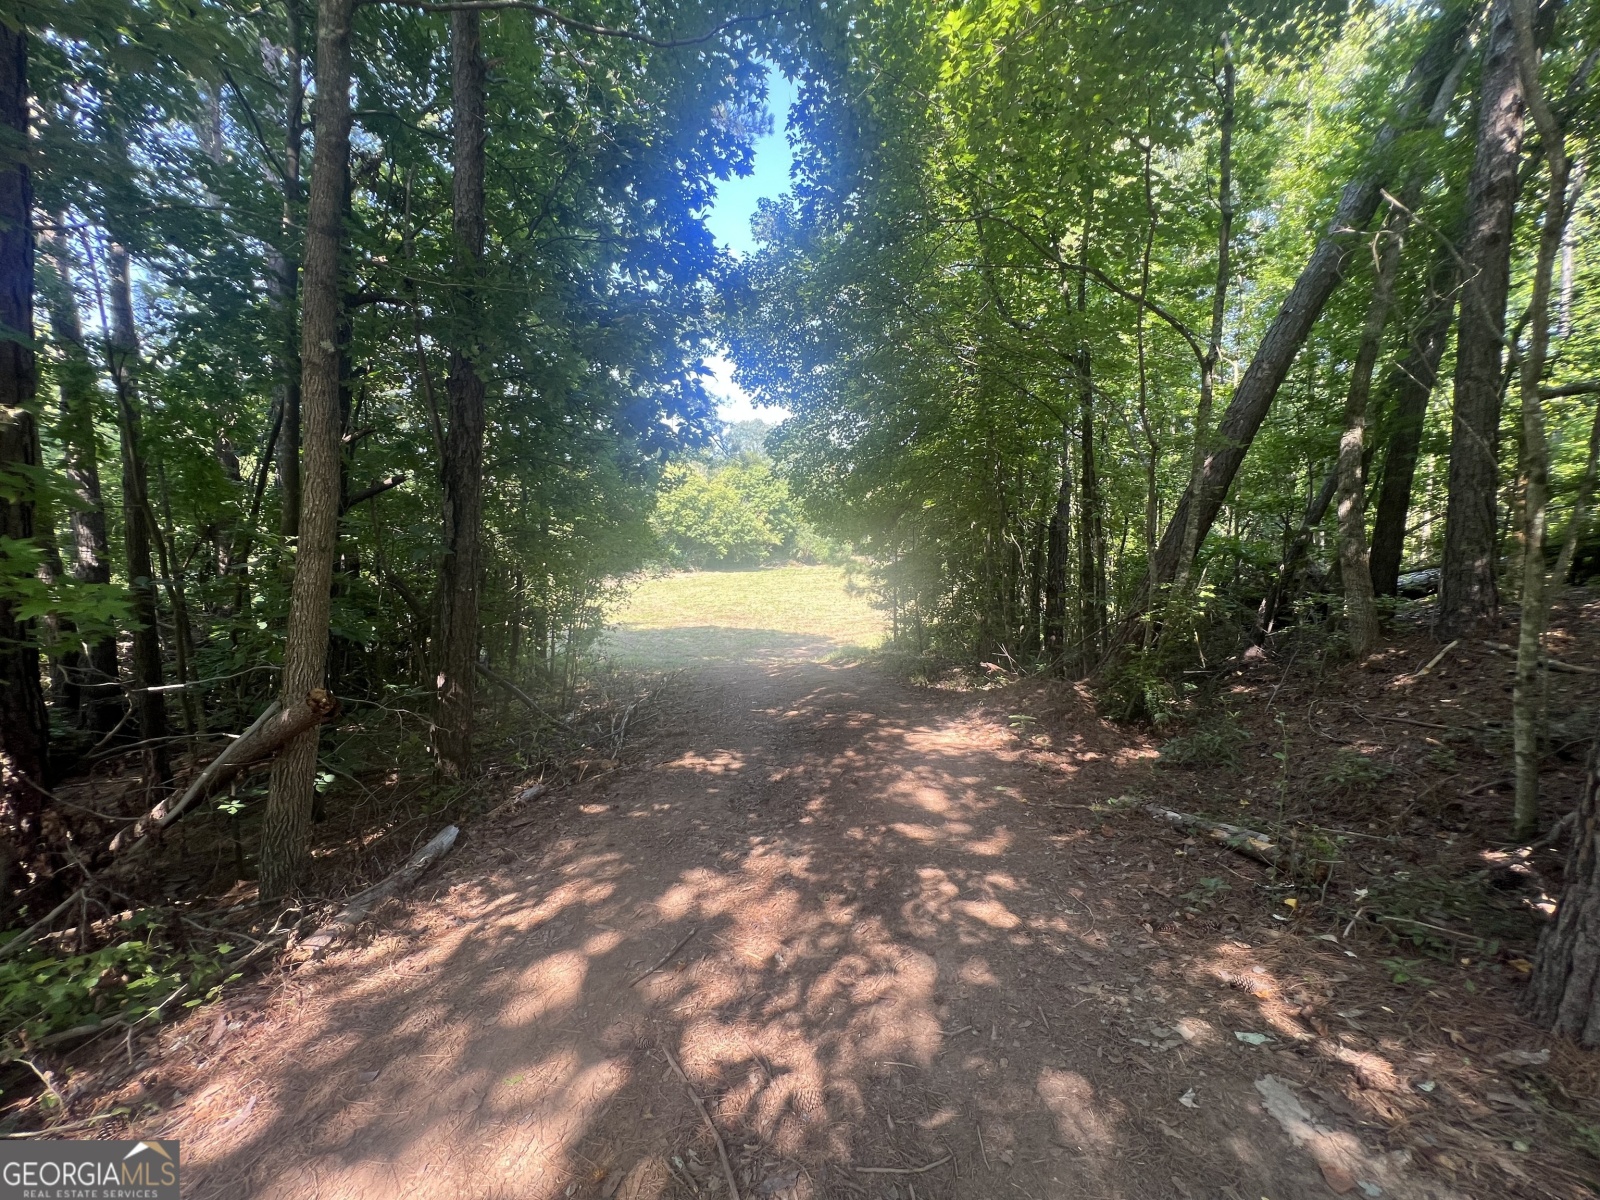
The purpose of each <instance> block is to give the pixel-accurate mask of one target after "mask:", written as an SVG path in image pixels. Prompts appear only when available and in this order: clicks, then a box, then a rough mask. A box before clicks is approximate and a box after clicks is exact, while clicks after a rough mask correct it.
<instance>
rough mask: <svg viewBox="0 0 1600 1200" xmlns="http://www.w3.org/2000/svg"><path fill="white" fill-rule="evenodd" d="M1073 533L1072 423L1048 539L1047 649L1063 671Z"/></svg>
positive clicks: (1066, 430) (1066, 427)
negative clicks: (1069, 557) (1068, 578)
mask: <svg viewBox="0 0 1600 1200" xmlns="http://www.w3.org/2000/svg"><path fill="white" fill-rule="evenodd" d="M1071 537H1072V426H1071V425H1070V424H1068V423H1066V422H1063V423H1062V426H1061V481H1060V483H1059V484H1058V486H1057V487H1056V503H1055V508H1054V509H1053V510H1052V511H1051V513H1050V529H1049V532H1048V534H1047V535H1046V539H1045V568H1044V653H1045V658H1046V659H1047V660H1048V661H1049V663H1050V665H1051V667H1052V669H1054V670H1056V671H1060V670H1061V668H1062V665H1063V658H1064V656H1065V654H1066V649H1067V555H1068V552H1069V551H1068V548H1069V546H1070V544H1071V542H1070V539H1071Z"/></svg>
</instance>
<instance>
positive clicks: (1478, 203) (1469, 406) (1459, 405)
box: [1439, 0, 1523, 637]
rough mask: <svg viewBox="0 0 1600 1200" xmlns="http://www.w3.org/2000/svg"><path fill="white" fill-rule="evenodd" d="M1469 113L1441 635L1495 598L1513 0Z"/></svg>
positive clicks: (1516, 143) (1516, 78)
mask: <svg viewBox="0 0 1600 1200" xmlns="http://www.w3.org/2000/svg"><path fill="white" fill-rule="evenodd" d="M1477 116H1478V123H1477V151H1476V155H1475V157H1474V159H1473V163H1472V176H1471V179H1470V181H1469V183H1468V191H1467V225H1466V237H1465V238H1464V239H1463V241H1462V244H1461V260H1462V263H1463V264H1464V267H1463V278H1462V282H1461V315H1460V318H1459V319H1458V320H1457V323H1456V373H1455V406H1454V409H1453V412H1454V418H1453V422H1452V425H1451V433H1450V490H1449V506H1448V508H1447V510H1446V512H1445V541H1444V567H1443V572H1442V578H1441V587H1440V595H1439V630H1440V633H1441V634H1442V635H1443V636H1446V637H1455V636H1459V635H1460V634H1463V633H1466V632H1469V631H1470V630H1471V629H1472V628H1473V627H1474V626H1475V625H1477V624H1478V623H1479V622H1481V621H1484V620H1486V619H1488V618H1489V617H1491V616H1492V615H1493V614H1494V612H1495V609H1496V607H1497V605H1498V602H1499V601H1498V594H1497V591H1496V586H1495V576H1496V574H1497V573H1498V572H1497V570H1496V563H1495V545H1496V533H1497V528H1496V522H1495V496H1496V479H1497V477H1498V474H1499V466H1498V459H1499V453H1500V399H1501V396H1502V394H1503V392H1504V390H1505V381H1504V372H1503V371H1502V368H1501V362H1502V360H1503V358H1504V355H1505V346H1506V315H1505V314H1506V294H1507V292H1508V291H1509V289H1510V285H1511V245H1512V236H1511V234H1512V221H1513V220H1514V218H1515V216H1516V206H1517V188H1518V184H1517V173H1518V165H1519V162H1520V160H1521V155H1522V123H1523V96H1522V78H1521V75H1520V73H1519V72H1518V70H1517V60H1516V31H1515V30H1514V28H1513V27H1512V20H1511V0H1495V3H1494V6H1493V7H1492V8H1491V9H1490V12H1489V21H1488V31H1487V37H1486V38H1485V48H1484V57H1483V77H1482V81H1481V82H1480V83H1479V85H1478V103H1477Z"/></svg>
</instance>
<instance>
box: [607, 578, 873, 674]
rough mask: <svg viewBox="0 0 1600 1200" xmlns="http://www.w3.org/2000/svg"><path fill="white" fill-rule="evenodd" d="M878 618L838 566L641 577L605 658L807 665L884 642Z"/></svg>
mask: <svg viewBox="0 0 1600 1200" xmlns="http://www.w3.org/2000/svg"><path fill="white" fill-rule="evenodd" d="M883 636H884V618H883V614H882V613H880V612H878V610H877V609H875V608H873V607H872V606H871V604H869V603H868V601H867V597H866V596H865V595H863V594H861V593H859V592H852V590H851V589H850V587H849V584H848V581H847V578H846V573H845V571H844V569H843V568H841V567H823V566H819V567H801V566H791V567H772V568H768V569H766V570H758V571H687V572H676V573H673V574H668V575H658V576H654V577H652V578H648V579H644V580H642V581H641V582H640V583H639V585H638V587H637V588H635V589H634V591H633V593H632V594H631V595H630V596H629V598H628V600H627V602H626V603H624V604H623V605H622V606H621V607H620V608H619V609H618V610H617V612H616V613H615V614H614V615H613V618H612V624H611V627H610V629H609V630H608V632H607V634H606V637H605V640H604V642H603V643H602V645H601V650H602V653H604V654H606V655H607V656H608V657H610V658H612V659H615V660H617V661H619V662H628V663H635V664H640V665H655V666H692V665H695V664H698V663H710V662H735V661H766V660H777V659H789V660H800V659H814V658H824V657H831V656H836V655H838V654H839V653H840V652H841V651H845V650H847V649H870V648H872V647H874V646H876V645H878V643H880V642H881V641H882V640H883Z"/></svg>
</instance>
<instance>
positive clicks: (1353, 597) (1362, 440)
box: [1338, 209, 1409, 659]
mask: <svg viewBox="0 0 1600 1200" xmlns="http://www.w3.org/2000/svg"><path fill="white" fill-rule="evenodd" d="M1408 225H1409V218H1408V217H1407V216H1406V214H1405V213H1403V212H1400V211H1399V210H1398V209H1397V210H1395V211H1393V212H1391V213H1390V215H1389V219H1388V220H1387V221H1385V222H1384V224H1383V230H1382V232H1381V233H1380V234H1379V236H1380V237H1381V238H1383V239H1385V240H1384V245H1383V248H1382V249H1381V250H1380V251H1378V252H1377V254H1376V258H1377V264H1376V270H1375V273H1374V278H1373V281H1372V300H1371V302H1370V303H1369V304H1368V305H1367V317H1366V321H1365V322H1364V323H1363V325H1362V329H1361V341H1360V344H1359V345H1358V346H1357V348H1356V357H1355V362H1354V363H1353V364H1352V365H1351V368H1350V386H1349V389H1348V390H1347V392H1346V393H1345V402H1344V434H1343V435H1342V436H1341V437H1340V439H1339V466H1338V476H1339V507H1338V514H1339V574H1340V579H1341V583H1342V584H1343V588H1344V620H1345V636H1346V638H1347V639H1348V641H1349V643H1350V651H1351V653H1352V654H1354V655H1355V656H1356V657H1357V658H1358V659H1360V658H1365V657H1366V656H1367V655H1369V654H1371V653H1372V652H1373V651H1374V650H1376V649H1377V648H1378V609H1377V605H1376V604H1375V603H1374V602H1373V587H1372V572H1371V570H1370V568H1369V567H1368V563H1367V511H1366V491H1367V489H1366V471H1365V460H1366V449H1367V411H1368V408H1369V407H1370V406H1369V404H1368V401H1369V399H1370V398H1371V395H1372V372H1373V369H1374V368H1375V367H1376V366H1377V364H1378V352H1379V351H1380V350H1381V349H1382V348H1383V329H1384V326H1385V325H1386V324H1388V320H1389V306H1390V303H1391V301H1392V299H1393V296H1394V277H1395V272H1396V271H1397V270H1398V269H1399V266H1400V250H1401V247H1402V246H1403V245H1404V243H1405V234H1406V228H1407V226H1408Z"/></svg>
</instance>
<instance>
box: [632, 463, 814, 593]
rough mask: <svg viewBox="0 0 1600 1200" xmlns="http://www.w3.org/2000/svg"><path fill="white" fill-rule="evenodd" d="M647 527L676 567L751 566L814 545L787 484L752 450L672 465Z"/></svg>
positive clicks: (802, 552)
mask: <svg viewBox="0 0 1600 1200" xmlns="http://www.w3.org/2000/svg"><path fill="white" fill-rule="evenodd" d="M651 526H652V527H653V528H654V530H655V532H656V536H657V537H658V538H660V540H661V545H662V547H663V549H664V550H665V552H666V555H667V558H668V561H670V562H671V563H672V564H673V565H675V566H684V567H712V566H717V567H732V566H755V565H758V564H760V563H763V562H768V561H771V560H773V559H777V558H789V557H800V558H803V557H806V556H807V555H808V553H809V552H810V551H812V550H814V549H815V547H816V539H815V538H814V537H810V536H808V530H807V529H806V526H805V522H804V520H803V519H802V518H801V516H800V514H799V512H798V510H797V508H796V506H795V503H794V501H793V499H792V498H791V497H790V495H789V489H788V487H787V486H786V485H785V483H784V482H783V480H782V479H780V478H778V477H777V476H776V475H774V474H773V472H772V468H771V466H770V465H769V464H768V463H766V462H765V461H763V460H762V459H760V458H757V457H755V456H754V455H743V456H741V457H739V458H736V459H733V460H731V461H727V462H723V463H720V464H716V465H711V466H703V465H700V464H697V463H683V462H680V463H674V464H672V465H671V466H669V467H668V468H667V469H666V471H665V472H664V474H663V476H662V481H661V494H660V496H659V497H658V499H657V501H656V510H655V513H654V514H653V516H652V517H651Z"/></svg>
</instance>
